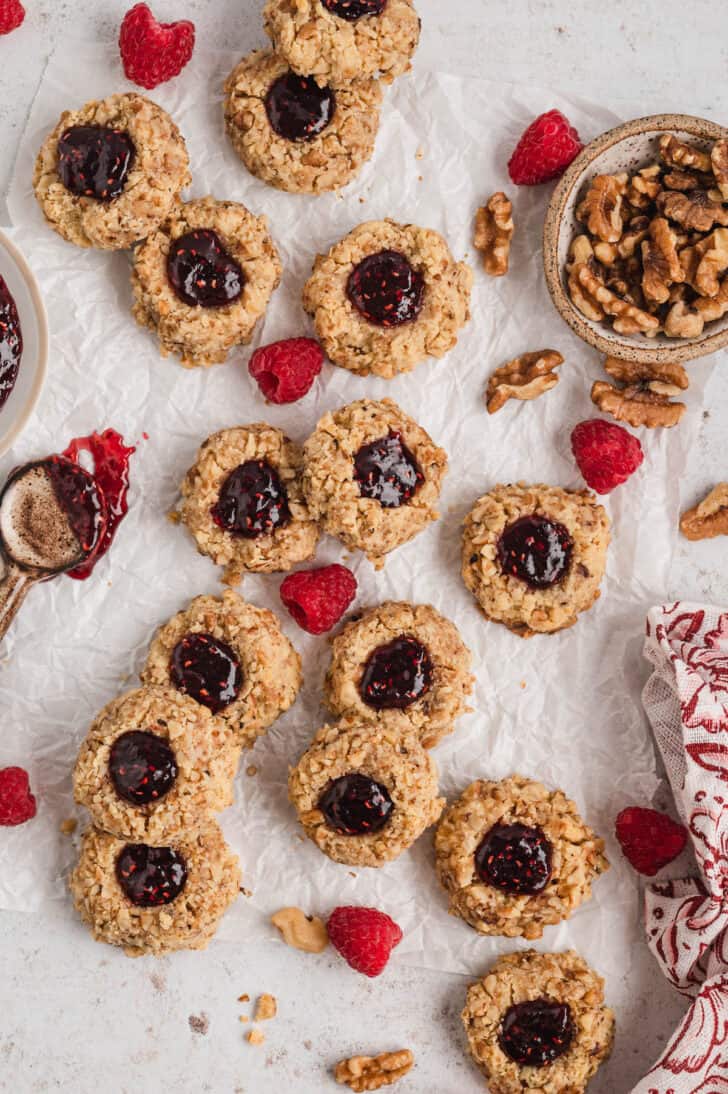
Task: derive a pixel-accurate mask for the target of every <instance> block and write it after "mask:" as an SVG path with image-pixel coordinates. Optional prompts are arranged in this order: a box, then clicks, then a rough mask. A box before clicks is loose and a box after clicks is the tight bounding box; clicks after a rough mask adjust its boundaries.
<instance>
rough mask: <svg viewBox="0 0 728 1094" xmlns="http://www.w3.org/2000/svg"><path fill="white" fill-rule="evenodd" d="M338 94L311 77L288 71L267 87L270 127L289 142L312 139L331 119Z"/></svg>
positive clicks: (267, 108) (266, 109)
mask: <svg viewBox="0 0 728 1094" xmlns="http://www.w3.org/2000/svg"><path fill="white" fill-rule="evenodd" d="M335 110H336V96H335V95H334V92H333V91H332V90H331V88H329V87H319V85H318V84H317V83H316V81H315V80H314V79H313V77H312V76H297V75H296V74H295V72H286V73H284V75H283V76H279V77H278V79H277V80H275V81H274V82H273V83H272V84H271V86H270V87H269V89H268V94H267V95H266V97H265V112H266V114H267V115H268V121H269V122H270V125H271V129H272V130H273V131H274V133H277V134H278V136H279V137H283V138H284V139H285V140H287V141H312V140H313V139H314V137H318V135H319V133H322V132H323V131H324V129H325V128H326V126H327V125H329V123H330V122H331V119H332V118H333V116H334V111H335Z"/></svg>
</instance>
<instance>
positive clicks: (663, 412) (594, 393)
mask: <svg viewBox="0 0 728 1094" xmlns="http://www.w3.org/2000/svg"><path fill="white" fill-rule="evenodd" d="M604 368H605V371H606V372H607V373H608V374H609V375H610V376H611V377H612V379H614V380H616V381H617V383H618V384H622V385H623V386H622V387H618V386H616V385H615V384H608V383H606V382H605V381H603V380H597V381H596V382H595V383H594V384H593V386H592V389H591V399H592V402H593V403H594V405H595V406H597V407H599V409H600V410H601V411H603V412H604V413H605V414H610V415H611V416H612V417H613V418H614V419H615V420H616V421H618V422H627V424H628V425H631V426H633V427H637V426H646V427H647V428H648V429H655V428H657V427H662V428H667V429H669V428H670V427H671V426H674V425H677V424H678V422H679V421H680V419H681V418H682V416H683V414H684V413H685V409H686V407H685V404H684V403H674V402H672V398H673V396H675V395H679V394H680V392H681V391H685V390H686V389H687V387H688V383H689V382H688V376H687V373H686V372H685V369H684V368H682V366H681V365H674V364H665V365H643V364H638V363H636V362H632V361H621V360H619V359H618V358H616V357H607V359H606V361H605V362H604Z"/></svg>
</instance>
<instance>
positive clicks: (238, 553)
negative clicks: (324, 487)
mask: <svg viewBox="0 0 728 1094" xmlns="http://www.w3.org/2000/svg"><path fill="white" fill-rule="evenodd" d="M301 467H302V457H301V449H300V448H299V446H298V445H297V444H294V443H293V441H291V440H289V439H288V437H286V436H285V435H284V434H283V433H281V431H280V429H274V428H273V426H270V425H266V424H265V422H256V423H254V424H253V425H246V426H243V425H241V426H236V427H234V428H232V429H221V430H220V432H219V433H213V434H212V436H211V437H208V438H207V440H206V441H205V442H204V443H203V444H202V445H201V446H200V450H199V452H198V453H197V459H196V461H195V463H194V464H193V466H192V467H191V468H190V470H189V471H188V472H187V474H186V475H185V478H184V481H183V482H182V486H181V492H182V502H181V505H180V509H179V513H180V518H181V520H182V521H183V523H184V524H186V525H187V527H188V529H189V531H190V532H191V533H192V535H193V536H194V538H195V541H196V543H197V549H198V551H199V552H200V554H203V555H209V556H210V558H211V559H212V560H213V562H216V563H217V565H218V566H224V567H225V574H224V577H223V580H224V581H226V582H227V583H228V584H229V585H235V584H237V582H238V581H240V579H241V577H242V575H243V573H244V572H245V571H246V570H248V571H250V572H251V573H263V574H268V573H273V572H275V571H279V570H290V569H291V568H292V567H293V566H295V565H296V563H298V562H305V561H306V559H308V558H311V557H312V556H313V554H314V552H315V550H316V543H317V542H318V536H319V531H318V526H317V524H316V518H315V517H313V516H312V514H311V513H310V512H309V510H308V508H307V506H306V502H305V501H304V497H303V491H302V488H301Z"/></svg>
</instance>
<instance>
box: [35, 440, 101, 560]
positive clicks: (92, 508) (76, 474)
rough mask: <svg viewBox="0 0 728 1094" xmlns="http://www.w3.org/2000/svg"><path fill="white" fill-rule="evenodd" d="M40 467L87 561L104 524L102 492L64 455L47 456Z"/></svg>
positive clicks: (86, 474)
mask: <svg viewBox="0 0 728 1094" xmlns="http://www.w3.org/2000/svg"><path fill="white" fill-rule="evenodd" d="M43 467H44V468H45V471H46V474H47V475H48V478H49V479H50V481H51V484H52V486H53V493H54V494H55V496H56V499H57V501H58V504H59V505H60V506H61V509H62V510H63V512H64V514H65V516H66V519H67V521H68V524H69V527H70V528H71V529H72V530H73V534H74V535H75V537H76V539H77V540H78V542H79V544H80V547H81V552H82V554H84V555H85V556H86V557H87V558H88V557H89V556H91V555H92V554H94V552H95V551H97V550H98V548H99V546H100V543H101V539H102V538H103V536H104V534H105V532H106V527H107V524H108V505H107V503H106V497H105V495H104V492H103V490H101V489H99V483H98V482H97V481H96V479H95V477H94V476H93V475H92V474H91V473H90V472H89V471H87V470H86V469H85V468H84V467H81V466H80V464H77V463H74V461H73V460H71V459H69V458H68V457H67V456H65V455H63V456H49V457H48V459H47V460H44V461H43ZM71 572H73V571H71Z"/></svg>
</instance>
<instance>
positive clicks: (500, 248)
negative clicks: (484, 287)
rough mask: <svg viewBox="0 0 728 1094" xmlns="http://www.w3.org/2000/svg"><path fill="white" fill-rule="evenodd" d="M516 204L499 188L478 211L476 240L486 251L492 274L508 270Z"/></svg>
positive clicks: (502, 273) (474, 240) (486, 261)
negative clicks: (513, 204)
mask: <svg viewBox="0 0 728 1094" xmlns="http://www.w3.org/2000/svg"><path fill="white" fill-rule="evenodd" d="M512 213H513V206H512V204H511V202H510V200H509V199H508V198H507V197H506V195H505V194H504V193H503V192H502V191H501V190H499V191H498V192H497V193H495V194H493V195H492V196H491V197H490V198H488V201H487V202H486V203H485V205H484V206H483V207H482V208H481V209H478V211H477V213H476V214H475V235H474V238H473V244H474V246H475V248H476V250H478V251H481V252H482V254H483V266H484V267H485V272H486V273H488V274H490V276H491V277H503V275H504V274H507V273H508V257H509V254H510V250H511V239H512V238H513V217H512Z"/></svg>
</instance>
